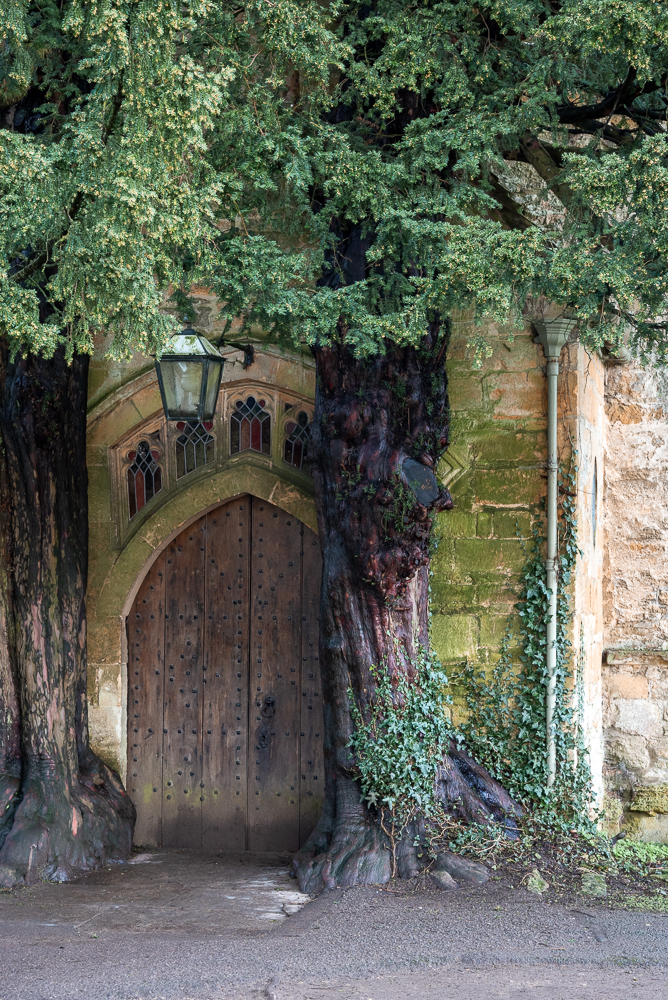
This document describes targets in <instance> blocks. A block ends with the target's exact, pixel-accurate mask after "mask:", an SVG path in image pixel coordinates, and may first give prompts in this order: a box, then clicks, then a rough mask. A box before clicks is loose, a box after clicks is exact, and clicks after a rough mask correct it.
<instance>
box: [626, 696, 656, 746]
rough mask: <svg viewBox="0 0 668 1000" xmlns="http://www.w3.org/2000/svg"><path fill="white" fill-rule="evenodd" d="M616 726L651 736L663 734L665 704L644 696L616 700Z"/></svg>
mask: <svg viewBox="0 0 668 1000" xmlns="http://www.w3.org/2000/svg"><path fill="white" fill-rule="evenodd" d="M615 707H616V718H615V728H616V729H619V730H621V731H622V732H624V733H634V734H635V735H637V736H645V737H646V738H651V737H653V736H663V708H664V706H663V704H656V703H655V702H651V701H649V702H648V701H646V700H645V699H643V698H629V699H618V700H616V706H615Z"/></svg>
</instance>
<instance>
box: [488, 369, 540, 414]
mask: <svg viewBox="0 0 668 1000" xmlns="http://www.w3.org/2000/svg"><path fill="white" fill-rule="evenodd" d="M489 383H490V393H489V397H490V399H491V400H492V402H493V403H496V408H495V411H494V416H495V417H496V418H497V419H499V418H503V417H514V418H523V417H533V416H536V417H541V416H542V415H543V393H544V392H545V378H544V377H543V374H542V372H538V371H533V372H526V373H524V374H518V373H515V372H512V373H511V372H508V373H506V372H495V373H494V374H493V375H490V377H489Z"/></svg>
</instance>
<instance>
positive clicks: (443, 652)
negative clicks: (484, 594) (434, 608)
mask: <svg viewBox="0 0 668 1000" xmlns="http://www.w3.org/2000/svg"><path fill="white" fill-rule="evenodd" d="M477 634H478V620H477V618H476V617H475V616H474V615H435V616H434V617H433V619H432V639H433V643H434V649H435V650H436V652H437V653H438V655H439V656H440V658H441V659H442V660H444V661H452V660H465V659H473V658H474V657H475V654H476V649H477V641H476V640H477Z"/></svg>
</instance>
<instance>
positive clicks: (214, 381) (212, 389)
mask: <svg viewBox="0 0 668 1000" xmlns="http://www.w3.org/2000/svg"><path fill="white" fill-rule="evenodd" d="M206 365H207V368H208V381H207V383H206V395H205V397H204V413H203V414H202V417H201V419H202V420H213V416H214V413H215V412H216V403H217V402H218V389H219V388H220V376H221V375H222V372H223V366H222V364H220V363H219V362H217V361H207V362H206Z"/></svg>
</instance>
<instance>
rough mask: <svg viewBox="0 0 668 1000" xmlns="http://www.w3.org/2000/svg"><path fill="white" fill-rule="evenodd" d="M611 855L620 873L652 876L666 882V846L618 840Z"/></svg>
mask: <svg viewBox="0 0 668 1000" xmlns="http://www.w3.org/2000/svg"><path fill="white" fill-rule="evenodd" d="M612 854H613V856H614V858H615V860H616V862H617V864H618V866H619V868H620V870H621V871H625V872H629V873H631V874H640V875H654V876H658V877H660V878H663V879H666V880H667V881H668V845H667V844H643V843H640V842H639V841H637V840H618V841H617V843H616V844H615V846H614V847H613V848H612Z"/></svg>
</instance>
